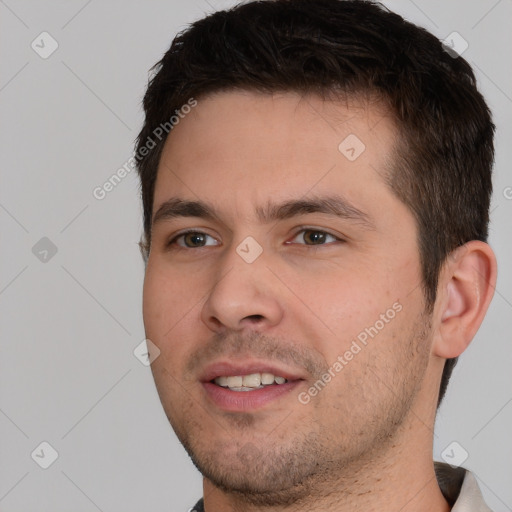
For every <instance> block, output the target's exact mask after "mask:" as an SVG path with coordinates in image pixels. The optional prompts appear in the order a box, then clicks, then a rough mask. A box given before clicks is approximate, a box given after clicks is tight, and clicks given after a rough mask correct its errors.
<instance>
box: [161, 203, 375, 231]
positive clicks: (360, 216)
mask: <svg viewBox="0 0 512 512" xmlns="http://www.w3.org/2000/svg"><path fill="white" fill-rule="evenodd" d="M310 213H323V214H326V215H332V216H334V217H339V218H342V219H346V220H349V221H353V222H357V223H359V224H361V225H362V226H363V227H365V228H367V229H371V230H374V229H375V224H374V222H373V221H372V219H371V218H370V217H369V216H368V215H367V214H366V213H364V212H363V211H361V210H359V209H358V208H356V207H355V206H354V205H352V204H351V203H350V202H348V201H347V200H346V199H345V198H343V197H341V196H338V195H330V196H325V197H324V196H323V197H312V198H308V199H292V200H288V201H284V202H282V203H273V202H271V201H268V202H267V204H266V205H264V206H259V207H257V208H256V216H257V217H258V220H259V221H260V222H262V223H265V224H268V223H271V222H276V221H280V220H286V219H290V218H293V217H297V216H299V215H306V214H310ZM178 217H198V218H201V219H205V220H210V221H215V220H218V219H219V218H220V215H219V213H218V212H217V211H216V208H215V207H214V206H213V205H212V204H210V203H208V202H205V201H190V200H186V199H180V198H177V197H174V198H170V199H168V200H167V201H165V202H163V203H162V204H161V205H160V206H159V208H158V210H157V211H156V212H155V215H154V216H153V222H152V225H153V226H154V225H155V224H157V223H159V222H161V221H164V220H171V219H175V218H178Z"/></svg>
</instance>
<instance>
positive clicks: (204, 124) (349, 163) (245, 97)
mask: <svg viewBox="0 0 512 512" xmlns="http://www.w3.org/2000/svg"><path fill="white" fill-rule="evenodd" d="M395 138H396V129H395V127H394V124H393V122H392V120H391V117H390V115H389V114H388V112H387V111H386V110H385V109H384V107H382V105H380V104H378V103H375V102H373V103H371V102H370V101H369V100H362V99H360V98H359V99H356V98H344V99H343V100H341V99H340V100H336V101H331V100H324V99H322V98H320V97H318V96H315V95H299V94H297V93H292V92H286V93H279V94H277V93H274V94H265V93H260V92H252V91H229V92H221V93H215V94H211V95H208V96H206V97H204V98H200V99H198V100H197V106H196V107H194V108H193V109H191V110H190V112H189V113H188V114H186V115H185V116H184V117H183V118H182V119H180V122H179V123H178V124H177V125H176V126H175V127H174V129H173V130H172V132H171V133H170V135H169V136H168V138H167V141H166V144H165V147H164V151H163V153H162V157H161V160H160V165H159V169H158V174H157V182H156V187H155V199H154V203H153V211H155V210H156V209H158V206H159V204H161V203H162V202H163V201H165V200H166V199H167V198H168V196H169V195H170V194H173V195H176V194H179V195H185V196H187V198H188V199H192V198H196V199H197V198H208V199H212V198H213V199H214V200H217V201H218V202H219V205H222V204H227V202H231V203H236V206H237V208H238V212H239V214H241V213H242V212H243V211H247V213H248V209H249V205H252V206H254V207H255V208H257V205H258V204H261V203H263V202H266V201H267V200H268V198H274V199H283V200H284V199H289V198H297V197H303V196H305V195H307V194H308V192H314V193H315V194H322V193H326V192H333V191H334V192H339V193H341V194H343V195H344V196H346V197H348V196H358V195H359V196H361V197H359V199H358V200H361V201H362V202H363V203H364V202H367V201H370V202H371V201H372V200H374V199H375V195H379V194H386V193H387V194H389V195H391V192H390V191H389V190H388V189H387V186H386V185H385V181H384V175H385V174H386V173H387V169H388V168H389V163H390V160H391V155H392V151H393V147H394V141H395ZM365 197H366V201H365ZM372 198H373V199H372Z"/></svg>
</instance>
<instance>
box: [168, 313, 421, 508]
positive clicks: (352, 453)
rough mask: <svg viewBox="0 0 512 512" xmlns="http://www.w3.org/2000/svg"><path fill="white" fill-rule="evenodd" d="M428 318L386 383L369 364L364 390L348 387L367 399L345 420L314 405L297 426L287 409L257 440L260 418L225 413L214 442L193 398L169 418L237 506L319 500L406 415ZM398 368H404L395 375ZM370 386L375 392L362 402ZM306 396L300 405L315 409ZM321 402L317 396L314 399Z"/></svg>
mask: <svg viewBox="0 0 512 512" xmlns="http://www.w3.org/2000/svg"><path fill="white" fill-rule="evenodd" d="M429 320H430V319H429V318H428V317H427V316H426V315H422V316H421V320H420V321H418V322H417V323H416V324H415V326H414V328H413V329H412V332H411V333H409V338H408V339H407V340H406V342H405V343H404V350H403V351H401V354H400V356H399V357H397V360H396V361H395V366H394V368H393V369H392V370H391V373H388V374H386V375H387V376H389V375H393V376H394V379H395V383H394V384H393V386H392V387H390V386H389V385H386V383H385V382H383V380H384V379H383V378H381V377H379V367H378V366H377V364H375V365H374V368H371V364H369V365H368V368H367V370H366V372H365V375H366V377H368V376H370V377H371V376H372V375H373V382H372V383H368V382H367V383H366V384H365V385H366V387H367V389H366V391H365V393H363V394H361V395H360V397H359V399H357V397H356V398H354V397H355V396H356V395H357V394H358V390H357V389H356V390H353V391H352V392H351V393H350V394H352V395H353V396H352V398H351V402H352V404H353V410H354V411H355V410H357V407H358V402H359V405H360V404H361V403H362V402H364V401H366V406H365V407H363V409H364V412H359V413H356V414H354V415H353V417H351V418H350V419H348V420H347V419H346V418H343V417H337V418H335V419H334V420H333V421H330V422H329V423H326V424H323V425H322V424H321V421H322V416H325V415H336V414H337V413H338V414H339V413H340V412H339V410H338V409H337V408H331V409H330V410H329V409H322V410H320V407H317V414H316V415H314V416H312V419H311V421H310V424H309V425H305V424H302V425H300V424H299V425H297V424H296V423H295V422H294V418H293V416H294V414H293V411H292V414H289V415H288V416H286V414H284V413H283V418H284V419H283V420H282V423H281V424H280V425H278V426H277V427H276V428H274V430H273V432H271V433H269V434H268V435H267V436H266V437H265V438H264V442H258V441H256V438H255V437H254V432H255V431H256V430H257V429H258V426H259V424H260V423H261V422H260V419H259V418H257V415H256V414H251V413H245V414H234V415H232V416H231V419H230V421H231V428H232V429H233V432H234V433H235V436H234V438H233V439H232V440H230V441H227V440H224V441H219V442H217V443H216V441H215V439H212V436H211V434H210V433H209V432H208V431H207V430H206V429H205V428H204V426H203V425H202V424H201V423H200V422H199V421H198V420H197V419H196V418H197V416H194V405H193V403H190V402H189V403H188V409H189V412H190V413H191V414H190V415H187V411H183V409H182V410H181V413H180V416H179V418H178V417H176V415H173V416H172V415H170V414H168V418H169V421H170V422H171V424H172V426H173V428H174V430H175V432H176V434H177V436H178V438H179V440H180V441H181V443H182V444H183V446H184V448H185V450H186V451H187V453H188V455H189V456H190V458H191V459H192V462H193V463H194V465H195V466H196V467H197V469H198V470H199V471H200V472H201V473H202V475H203V476H204V477H205V478H207V479H208V480H209V481H210V482H211V483H212V484H213V485H214V486H216V487H217V488H218V489H220V490H222V491H223V492H225V493H227V494H229V495H231V496H232V497H233V498H234V499H235V500H237V501H239V503H240V504H243V503H246V504H251V505H254V506H260V507H263V506H287V505H290V504H292V503H293V504H300V503H307V502H308V501H310V500H312V499H320V498H322V497H325V496H328V495H329V494H331V493H332V492H333V490H336V492H339V491H340V485H341V486H343V482H345V483H346V485H349V482H351V481H354V476H355V475H356V476H357V474H358V473H362V472H364V471H365V470H366V469H367V468H368V467H369V466H371V464H372V461H375V460H376V459H379V458H382V457H383V454H384V453H385V452H386V451H387V450H388V449H389V447H390V446H391V445H392V444H393V440H394V439H395V437H396V434H397V431H398V430H399V428H400V427H401V426H403V425H404V422H405V421H406V420H407V418H408V416H409V413H410V409H411V407H412V404H413V402H414V399H415V397H416V395H417V393H418V391H419V389H420V387H421V384H422V381H423V377H424V375H425V372H426V368H427V365H428V354H429V353H428V350H426V349H425V348H424V345H427V346H428V345H429V344H428V343H427V342H428V336H429V333H430V322H429ZM399 371H401V372H402V373H401V375H400V378H399V379H398V381H397V380H396V375H397V372H399ZM337 378H339V379H341V378H342V376H340V377H337ZM368 390H369V391H368ZM372 390H374V391H375V396H373V403H372V404H368V403H367V400H368V396H371V392H372ZM323 392H325V391H323ZM320 394H321V393H320ZM363 395H364V398H363ZM317 398H318V397H317ZM312 402H313V401H312ZM312 402H310V404H308V405H307V406H305V407H308V406H312V407H315V405H314V404H313V403H312ZM321 403H322V402H321V401H320V400H319V401H318V402H317V405H318V404H321ZM164 407H165V406H164ZM165 409H166V411H171V410H174V411H175V410H176V408H175V407H173V408H171V407H165ZM359 409H361V407H359ZM201 412H202V411H201ZM214 424H215V422H214ZM336 426H337V427H338V428H339V430H338V431H336ZM217 427H218V428H220V427H219V426H218V425H217ZM308 427H309V428H308ZM333 427H334V428H333ZM266 430H268V429H266ZM347 434H349V435H347ZM225 438H226V436H223V439H225ZM247 439H253V441H248V440H247Z"/></svg>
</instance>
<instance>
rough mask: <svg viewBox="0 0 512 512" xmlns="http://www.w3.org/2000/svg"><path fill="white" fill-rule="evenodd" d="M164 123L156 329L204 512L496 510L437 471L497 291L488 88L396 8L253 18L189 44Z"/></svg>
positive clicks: (152, 148) (308, 8)
mask: <svg viewBox="0 0 512 512" xmlns="http://www.w3.org/2000/svg"><path fill="white" fill-rule="evenodd" d="M144 109H145V114H146V118H145V124H144V126H143V128H142V131H141V133H140V135H139V139H138V145H137V158H138V160H139V174H140V178H141V183H142V198H143V206H144V229H145V238H144V241H143V243H142V244H141V246H142V249H143V251H144V255H145V257H146V276H145V283H144V323H145V329H146V336H147V338H148V339H149V340H151V344H150V351H151V350H155V351H156V350H157V349H158V350H159V351H160V355H159V357H158V358H156V359H155V360H154V362H153V364H152V371H153V375H154V378H155V382H156V386H157V389H158V392H159V395H160V399H161V402H162V405H163V407H164V410H165V412H166V414H167V416H168V418H169V421H170V422H171V424H172V427H173V428H174V430H175V432H176V434H177V436H178V438H179V439H180V441H181V442H182V443H183V445H184V447H185V448H186V450H187V452H188V453H189V455H190V457H191V458H192V460H193V462H194V464H195V465H196V466H197V468H198V469H199V470H200V471H201V473H202V474H203V476H204V485H203V498H202V499H201V500H200V501H199V502H198V503H197V504H196V506H195V507H194V510H197V511H202V510H205V511H206V512H227V511H238V510H244V511H255V510H267V511H283V510H287V511H303V510H308V511H317V510H322V511H331V510H332V511H334V510H336V511H348V510H351V511H352V510H365V511H371V510H401V511H408V510H414V511H427V510H428V511H434V510H435V511H447V510H450V509H452V510H455V511H462V510H464V511H465V510H478V511H484V510H489V509H488V508H487V506H486V505H485V504H484V502H483V500H482V497H481V495H480V491H479V489H478V486H477V484H476V480H475V478H474V476H473V475H472V474H471V473H469V472H466V471H465V470H464V469H462V468H458V469H454V468H451V467H450V466H448V465H442V464H439V463H436V465H434V463H433V462H432V440H433V426H434V419H435V414H436V409H437V406H438V405H439V403H440V401H441V400H442V397H443V395H444V392H445V390H446V385H447V383H448V380H449V378H450V374H451V371H452V369H453V365H454V364H455V361H456V358H457V357H458V356H459V355H460V354H461V353H462V352H463V351H464V350H465V348H466V347H467V346H468V344H469V343H470V341H471V340H472V338H473V336H474V335H475V333H476V331H477V329H478V327H479V326H480V324H481V322H482V320H483V317H484V315H485V312H486V310H487V307H488V305H489V303H490V301H491V298H492V294H493V289H494V284H495V280H496V261H495V257H494V254H493V252H492V250H491V248H490V247H489V246H488V245H487V244H486V243H485V242H486V239H487V224H488V210H489V201H490V195H491V167H492V162H493V133H494V126H493V123H492V121H491V117H490V113H489V110H488V108H487V106H486V104H485V102H484V100H483V98H482V96H481V95H480V93H479V92H478V90H477V88H476V85H475V79H474V75H473V73H472V71H471V68H470V67H469V65H468V64H467V63H466V62H465V61H464V60H463V59H462V58H460V57H459V56H458V55H456V54H455V53H454V51H453V49H451V48H444V47H443V46H442V44H441V42H440V41H438V40H437V39H436V38H435V37H434V36H432V35H431V34H429V33H428V32H426V31H425V30H423V29H420V28H418V27H416V26H414V25H412V24H410V23H408V22H406V21H404V20H403V19H402V18H401V17H399V16H398V15H396V14H393V13H390V12H388V11H387V10H386V9H385V8H383V7H382V6H380V5H379V4H375V3H370V2H363V1H341V0H275V1H263V2H249V3H246V4H243V5H239V6H237V7H236V8H233V9H231V10H229V11H222V12H217V13H215V14H213V15H211V16H208V17H206V18H204V19H202V20H199V21H197V22H196V23H194V24H193V25H192V26H191V27H190V28H189V29H188V30H186V31H184V32H183V33H181V34H179V35H178V36H177V37H176V39H175V40H174V42H173V44H172V46H171V48H170V49H169V51H168V52H167V53H166V54H165V56H164V57H163V59H162V61H161V62H160V63H159V66H158V68H157V70H156V74H155V75H154V77H153V78H152V80H151V83H150V85H149V87H148V91H147V93H146V96H145V98H144Z"/></svg>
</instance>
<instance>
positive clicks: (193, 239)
mask: <svg viewBox="0 0 512 512" xmlns="http://www.w3.org/2000/svg"><path fill="white" fill-rule="evenodd" d="M183 242H184V243H185V245H186V246H187V247H202V246H203V245H205V244H206V236H205V235H204V233H186V234H185V235H183Z"/></svg>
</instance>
